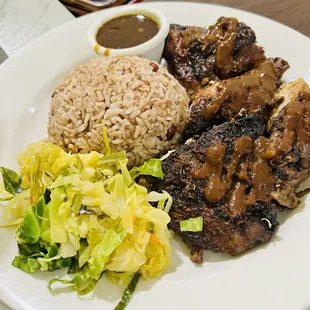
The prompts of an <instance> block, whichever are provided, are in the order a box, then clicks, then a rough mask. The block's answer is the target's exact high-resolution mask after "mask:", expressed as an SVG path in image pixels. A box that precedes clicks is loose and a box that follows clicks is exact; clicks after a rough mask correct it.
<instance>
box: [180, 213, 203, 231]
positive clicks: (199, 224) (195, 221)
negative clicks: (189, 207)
mask: <svg viewBox="0 0 310 310" xmlns="http://www.w3.org/2000/svg"><path fill="white" fill-rule="evenodd" d="M180 228H181V231H191V232H200V231H202V230H203V218H202V217H201V216H200V217H196V218H191V219H188V220H184V221H180Z"/></svg>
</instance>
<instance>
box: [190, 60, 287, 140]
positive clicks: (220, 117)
mask: <svg viewBox="0 0 310 310" xmlns="http://www.w3.org/2000/svg"><path fill="white" fill-rule="evenodd" d="M288 68H289V65H288V63H287V62H286V61H284V60H283V59H280V58H275V59H268V60H265V61H264V62H262V63H260V64H258V65H257V67H256V68H255V69H253V70H252V71H250V72H247V73H245V74H243V75H241V76H238V77H235V78H230V79H227V80H224V81H216V82H214V83H213V84H212V85H210V86H207V87H205V88H203V89H201V90H199V91H198V93H197V94H196V97H195V100H194V101H193V102H192V104H191V107H190V117H189V119H188V122H187V126H186V129H185V135H186V136H188V137H190V136H192V135H195V134H199V133H201V132H202V131H204V130H205V129H207V128H209V127H212V126H213V125H214V124H221V123H223V122H225V121H228V120H230V119H231V118H233V117H235V116H236V115H237V114H238V113H239V112H240V110H241V109H245V111H246V112H247V113H251V112H258V113H261V114H262V115H263V116H264V117H265V118H266V121H268V119H269V117H270V112H271V110H272V109H273V107H274V104H275V102H276V100H274V95H275V93H276V91H277V89H278V86H279V85H280V84H281V82H280V80H281V78H282V76H283V74H284V72H285V71H286V70H287V69H288Z"/></svg>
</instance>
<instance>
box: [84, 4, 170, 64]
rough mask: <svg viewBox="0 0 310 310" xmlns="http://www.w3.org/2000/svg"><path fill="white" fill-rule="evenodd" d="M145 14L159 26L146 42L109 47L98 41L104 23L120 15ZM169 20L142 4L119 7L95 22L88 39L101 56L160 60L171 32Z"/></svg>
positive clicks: (89, 31)
mask: <svg viewBox="0 0 310 310" xmlns="http://www.w3.org/2000/svg"><path fill="white" fill-rule="evenodd" d="M127 15H144V16H145V17H148V18H150V19H152V20H153V21H154V22H155V23H156V24H157V25H158V27H159V31H158V33H157V34H156V35H155V36H154V37H152V38H151V39H150V40H148V41H146V42H145V43H142V44H139V45H136V46H133V47H129V48H117V49H115V48H108V47H105V46H102V45H100V44H99V43H98V42H97V38H96V37H97V33H98V30H99V29H100V28H101V26H102V25H104V24H105V23H107V22H109V21H111V20H112V19H115V18H118V17H120V16H127ZM169 27H170V25H169V22H168V20H167V18H166V17H165V16H164V15H163V14H162V13H161V12H159V11H157V10H154V9H149V8H146V7H140V6H137V7H135V6H126V7H123V8H119V9H117V10H115V11H113V13H110V14H106V15H105V16H104V17H102V18H101V19H100V20H99V21H97V22H95V23H94V24H93V25H92V26H91V27H90V28H89V30H88V32H87V34H88V41H89V44H90V46H91V48H92V49H93V51H95V52H96V53H97V54H98V55H100V56H112V55H123V56H140V57H144V58H148V59H150V60H152V61H157V62H160V60H161V57H162V53H163V50H164V46H165V40H166V37H167V36H168V33H169Z"/></svg>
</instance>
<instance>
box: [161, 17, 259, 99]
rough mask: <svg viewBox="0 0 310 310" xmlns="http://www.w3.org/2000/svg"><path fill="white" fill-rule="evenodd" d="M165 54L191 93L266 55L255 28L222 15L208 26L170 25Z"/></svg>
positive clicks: (232, 75)
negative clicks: (258, 43)
mask: <svg viewBox="0 0 310 310" xmlns="http://www.w3.org/2000/svg"><path fill="white" fill-rule="evenodd" d="M164 58H165V59H166V61H167V63H168V68H169V70H170V72H171V73H172V74H173V75H174V76H175V77H176V78H177V79H178V80H179V81H180V82H181V84H183V86H184V87H185V88H186V89H187V91H188V92H189V94H190V95H193V94H195V92H196V90H197V89H198V88H200V87H202V86H203V85H205V84H207V83H208V81H210V80H215V79H217V78H220V79H227V78H230V77H234V76H238V75H240V74H243V73H245V72H247V71H249V70H251V69H253V68H254V66H255V65H256V64H257V63H258V62H261V61H263V60H264V59H265V55H264V51H263V48H262V47H260V46H258V45H257V44H256V36H255V33H254V31H253V30H252V29H251V28H250V27H248V26H247V25H245V24H244V23H241V22H238V20H237V19H235V18H226V17H221V18H219V19H218V21H217V23H216V24H215V25H213V26H211V27H209V28H208V29H205V28H200V27H186V26H180V25H171V29H170V32H169V35H168V38H167V41H166V46H165V50H164Z"/></svg>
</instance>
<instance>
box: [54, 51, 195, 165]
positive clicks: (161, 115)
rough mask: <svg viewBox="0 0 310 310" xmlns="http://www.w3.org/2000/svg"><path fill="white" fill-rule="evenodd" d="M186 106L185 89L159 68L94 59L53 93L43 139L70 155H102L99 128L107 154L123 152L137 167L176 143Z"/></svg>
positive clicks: (130, 59) (150, 64)
mask: <svg viewBox="0 0 310 310" xmlns="http://www.w3.org/2000/svg"><path fill="white" fill-rule="evenodd" d="M188 105H189V98H188V96H187V94H186V91H185V89H184V88H183V87H182V86H181V85H180V84H179V82H178V81H177V80H176V79H175V78H174V77H173V76H172V75H170V74H169V73H168V71H167V69H166V68H164V67H162V66H160V65H159V64H157V63H154V62H151V61H149V60H147V59H143V58H139V57H124V56H114V57H106V58H104V57H99V58H95V59H93V60H91V61H90V62H88V63H85V64H82V65H79V66H78V67H77V68H76V69H75V70H73V71H72V72H71V73H70V74H68V75H67V76H66V77H65V79H64V80H63V82H62V83H61V84H60V85H59V86H58V87H57V88H56V90H55V92H54V94H53V96H52V100H51V105H50V113H49V123H48V135H49V139H50V141H51V142H53V143H55V144H57V145H59V146H61V147H62V148H64V149H65V150H67V151H69V152H73V153H77V152H81V153H88V152H90V151H92V150H94V151H98V152H104V151H105V150H104V146H103V139H102V127H103V126H102V124H104V125H105V126H106V128H107V132H108V136H109V140H110V143H111V148H112V150H113V151H122V150H126V151H127V156H128V158H129V161H130V163H131V164H135V165H137V164H140V163H141V162H143V161H144V160H145V159H148V158H151V157H154V156H156V155H158V154H159V153H162V152H163V151H165V150H167V149H168V148H170V147H171V146H172V145H174V144H175V143H177V141H178V139H179V137H180V134H181V133H182V131H183V128H184V125H185V122H186V120H187V118H188ZM174 132H175V134H174ZM173 134H174V135H173Z"/></svg>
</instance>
